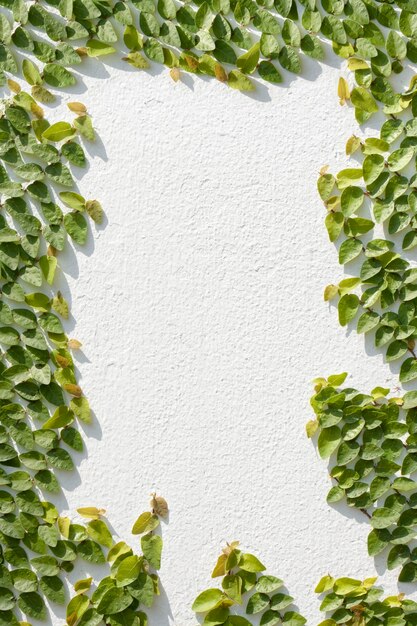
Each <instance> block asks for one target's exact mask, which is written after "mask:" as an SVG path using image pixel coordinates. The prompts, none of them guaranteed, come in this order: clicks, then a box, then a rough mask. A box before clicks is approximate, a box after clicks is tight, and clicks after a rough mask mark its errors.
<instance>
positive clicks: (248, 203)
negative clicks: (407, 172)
mask: <svg viewBox="0 0 417 626" xmlns="http://www.w3.org/2000/svg"><path fill="white" fill-rule="evenodd" d="M339 74H340V67H339V66H338V65H337V63H336V64H335V65H334V66H331V65H323V66H319V65H317V64H314V63H311V64H306V71H305V72H304V76H308V78H297V79H296V78H293V79H292V81H291V82H289V81H287V83H286V86H285V87H281V86H278V87H271V88H270V89H266V88H262V87H260V88H259V89H258V91H257V93H256V95H251V96H247V95H243V94H239V93H237V92H234V91H232V90H228V89H227V88H226V87H225V86H223V85H221V84H220V83H217V82H215V81H205V80H201V79H197V80H195V79H193V78H192V77H189V76H185V77H184V80H183V82H180V83H178V84H174V83H173V82H172V81H171V80H170V78H169V76H168V74H167V72H166V71H159V70H158V71H157V72H155V73H154V75H150V74H146V73H140V72H136V71H129V69H128V68H126V66H125V65H124V64H123V63H122V62H117V61H111V62H110V65H108V64H106V65H104V64H100V63H99V62H91V63H89V64H88V65H87V70H86V74H85V75H84V76H83V78H82V81H83V82H82V84H81V85H80V86H79V87H77V88H75V89H74V91H73V94H72V95H70V96H68V97H67V96H65V98H64V100H65V99H66V100H70V99H72V100H74V99H77V100H82V101H83V102H85V103H86V104H87V105H88V108H89V110H90V111H91V113H92V115H93V117H94V124H95V127H96V128H97V130H98V133H99V135H100V141H99V142H98V143H97V144H96V145H90V146H89V151H90V154H91V165H90V168H89V170H88V172H87V174H86V175H84V177H83V178H82V179H81V180H80V190H81V192H82V193H83V194H84V195H86V196H87V197H98V198H99V199H100V200H101V201H102V203H103V205H104V207H105V210H106V215H107V223H106V224H105V226H104V227H102V228H99V229H97V230H95V231H94V233H93V237H92V239H91V242H90V244H89V246H88V248H87V249H86V250H84V251H83V250H79V251H77V254H76V257H75V255H74V253H73V252H72V251H71V249H68V250H67V252H66V254H65V255H64V257H63V258H62V260H61V264H62V265H63V267H64V270H65V271H66V272H67V282H64V281H63V283H62V287H63V291H64V295H65V296H66V297H67V298H69V299H70V301H71V307H72V313H73V316H74V319H75V320H76V325H75V322H74V320H73V319H71V320H70V321H69V323H68V325H67V327H68V330H69V332H70V334H71V336H75V337H77V338H78V339H80V340H81V341H82V342H83V344H84V355H80V361H79V370H80V373H81V384H82V386H83V388H84V390H85V392H86V394H87V395H88V397H89V399H90V401H91V404H92V406H93V408H94V411H95V415H96V421H95V424H94V426H93V427H90V428H87V429H86V437H88V439H87V446H88V452H87V454H86V455H85V456H84V457H82V458H80V467H79V476H78V477H77V478H75V479H74V478H70V479H68V478H67V479H66V482H65V485H66V493H65V499H66V503H67V504H66V503H65V502H64V499H63V502H64V506H66V507H67V508H68V510H69V511H74V510H75V508H76V507H78V506H82V505H93V504H94V505H97V506H102V507H104V508H106V509H107V511H108V517H109V519H110V520H111V523H112V524H113V527H114V529H115V531H116V532H117V533H118V534H119V535H120V536H121V537H123V538H124V539H127V540H129V539H130V528H131V525H132V523H133V521H134V520H135V519H136V517H137V515H138V514H139V513H140V512H141V511H142V510H144V509H145V508H146V507H147V506H148V494H149V493H150V492H151V490H153V489H155V490H157V491H158V493H160V494H162V495H164V496H165V497H166V498H167V500H168V502H169V504H170V509H171V515H170V519H169V524H168V525H166V526H164V529H163V536H164V540H165V550H164V558H163V566H162V571H161V577H162V583H163V586H164V596H163V598H162V600H161V602H160V604H159V610H158V611H156V615H157V618H156V619H155V621H154V622H153V623H154V624H158V626H166V625H167V624H169V623H174V624H176V625H177V626H180V625H181V626H188V625H191V624H193V623H195V620H194V618H193V615H192V612H191V608H190V607H191V602H192V599H193V598H194V596H195V595H196V593H197V592H198V591H200V590H202V589H203V588H205V586H207V585H208V584H209V583H210V572H211V568H212V566H213V563H214V561H215V558H216V556H217V554H218V552H219V551H220V548H221V546H222V544H223V542H224V541H225V540H234V539H239V540H240V541H241V542H242V543H243V544H244V546H245V547H246V548H247V549H249V550H251V551H254V552H256V554H258V555H259V556H260V557H261V558H262V560H264V562H265V563H266V564H267V565H268V566H269V568H270V571H271V572H274V573H275V574H277V575H279V576H280V577H282V578H284V579H285V581H286V583H287V586H288V588H289V589H290V592H291V594H292V595H294V596H295V597H296V598H297V601H298V606H299V608H300V610H301V611H302V612H303V613H304V614H305V615H306V616H307V617H308V618H309V621H310V623H317V621H316V620H317V619H319V613H318V601H317V599H316V598H315V597H314V594H313V588H314V585H315V584H316V582H317V580H318V579H319V578H320V576H321V575H323V574H325V573H327V572H328V571H330V572H331V573H333V574H334V575H347V574H351V575H354V576H359V577H365V576H368V575H373V574H374V571H375V566H374V563H373V561H372V560H371V559H370V558H368V557H367V554H366V545H365V542H366V536H367V533H368V530H369V527H368V525H367V523H364V519H362V518H361V517H359V516H356V515H355V514H353V513H352V512H349V511H344V514H343V512H341V510H340V507H339V510H335V509H332V508H330V507H329V506H328V505H327V504H326V502H325V496H326V493H327V491H328V488H329V479H328V477H327V474H326V464H325V463H323V462H322V461H321V460H319V458H318V456H317V454H316V451H315V449H314V447H313V446H312V444H311V443H310V442H309V441H308V440H307V439H306V437H305V434H304V425H305V423H306V421H307V420H308V419H310V417H311V411H310V409H309V398H310V395H311V384H310V381H311V379H312V378H314V377H315V376H317V375H322V374H325V375H327V374H330V373H334V372H339V371H343V370H345V369H347V370H349V371H350V372H351V377H350V379H349V381H350V382H352V383H353V384H355V385H358V386H359V387H360V388H362V389H369V388H371V387H372V386H374V384H377V383H379V384H384V385H385V384H388V385H390V384H394V383H395V380H396V378H395V376H394V375H393V374H392V373H391V372H390V370H389V368H388V366H387V365H384V364H383V361H382V357H381V356H380V355H378V354H375V353H373V351H372V349H371V348H367V351H368V354H367V353H366V351H365V346H364V344H363V340H362V338H359V337H357V336H356V334H355V333H351V334H350V335H349V336H347V335H346V334H345V331H344V330H343V329H341V328H340V327H339V326H338V323H337V315H336V312H335V310H334V309H332V308H329V306H328V305H327V304H326V303H324V302H323V299H322V292H323V288H324V286H325V285H326V284H328V283H329V282H332V281H335V280H338V279H340V277H341V275H342V270H341V269H339V267H338V264H337V257H336V253H335V250H334V248H333V247H332V245H331V244H330V243H329V242H328V240H327V235H326V232H325V229H324V225H323V217H324V210H323V207H322V204H321V202H320V200H319V198H318V196H317V194H316V187H315V183H316V178H317V175H318V171H319V169H320V167H321V166H322V165H323V164H325V163H330V164H331V165H332V166H333V167H334V169H336V168H337V167H343V166H345V163H346V158H345V156H344V145H345V141H346V139H347V137H348V136H350V135H351V134H352V132H353V131H355V130H356V131H357V132H360V131H358V129H357V128H356V125H355V122H354V118H353V112H352V110H349V109H347V108H346V107H343V108H342V107H340V105H339V103H338V98H337V95H336V91H337V80H338V76H339ZM288 85H289V86H288ZM87 88H88V91H87ZM135 541H136V540H134V543H135ZM92 571H93V573H94V572H95V570H94V569H93V570H92ZM381 572H383V568H381ZM382 582H385V584H386V587H387V591H391V592H392V591H394V589H395V588H396V584H395V575H394V574H392V575H383V576H382ZM167 615H168V617H167ZM58 622H59V623H61V620H57V622H56V623H57V624H58Z"/></svg>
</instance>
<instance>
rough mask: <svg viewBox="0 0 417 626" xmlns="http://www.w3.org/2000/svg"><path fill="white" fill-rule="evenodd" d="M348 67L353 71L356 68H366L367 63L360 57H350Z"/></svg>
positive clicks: (367, 66) (367, 67)
mask: <svg viewBox="0 0 417 626" xmlns="http://www.w3.org/2000/svg"><path fill="white" fill-rule="evenodd" d="M348 68H349V69H350V70H351V71H352V72H355V71H356V70H367V69H369V65H368V64H367V63H366V62H365V61H363V60H362V59H357V58H356V57H351V58H350V59H348Z"/></svg>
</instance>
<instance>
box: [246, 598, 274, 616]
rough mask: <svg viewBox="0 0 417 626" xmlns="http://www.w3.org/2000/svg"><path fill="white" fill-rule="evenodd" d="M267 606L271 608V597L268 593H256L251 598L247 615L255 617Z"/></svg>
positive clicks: (247, 607)
mask: <svg viewBox="0 0 417 626" xmlns="http://www.w3.org/2000/svg"><path fill="white" fill-rule="evenodd" d="M267 606H269V596H268V595H267V594H266V593H259V592H256V593H254V594H253V595H252V596H251V597H250V598H249V601H248V604H247V606H246V613H247V614H248V615H254V614H255V613H260V612H261V611H263V610H264V609H266V607H267Z"/></svg>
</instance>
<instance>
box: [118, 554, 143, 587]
mask: <svg viewBox="0 0 417 626" xmlns="http://www.w3.org/2000/svg"><path fill="white" fill-rule="evenodd" d="M141 569H142V559H140V558H139V557H138V556H136V555H132V556H127V557H126V558H125V559H123V560H122V561H121V563H120V565H119V567H118V568H117V572H116V580H117V582H118V584H119V585H120V586H121V587H124V586H126V585H129V584H130V583H132V582H133V581H134V580H136V579H137V577H138V576H139V574H140V571H141Z"/></svg>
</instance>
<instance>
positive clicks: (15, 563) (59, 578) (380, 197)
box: [0, 0, 417, 626]
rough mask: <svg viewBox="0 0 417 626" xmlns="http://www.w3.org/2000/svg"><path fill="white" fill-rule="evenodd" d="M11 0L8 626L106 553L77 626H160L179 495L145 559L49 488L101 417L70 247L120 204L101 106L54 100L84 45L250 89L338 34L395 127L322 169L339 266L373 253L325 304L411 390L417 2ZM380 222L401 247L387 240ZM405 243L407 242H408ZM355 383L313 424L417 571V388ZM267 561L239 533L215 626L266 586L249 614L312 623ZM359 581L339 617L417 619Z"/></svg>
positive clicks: (399, 555) (5, 338) (321, 385)
mask: <svg viewBox="0 0 417 626" xmlns="http://www.w3.org/2000/svg"><path fill="white" fill-rule="evenodd" d="M0 5H1V7H2V8H1V10H0V84H1V86H2V87H3V88H4V98H3V100H2V103H1V117H0V193H1V206H0V208H1V212H0V274H1V284H0V289H1V299H0V343H1V350H2V351H1V362H0V464H1V467H0V483H1V485H0V486H1V490H0V544H1V547H2V550H1V555H0V556H1V561H2V562H1V565H0V579H1V581H0V626H2V625H6V624H7V625H11V626H13V625H15V626H16V625H17V624H19V623H20V624H25V622H20V621H19V615H20V613H23V615H25V616H27V617H28V618H34V619H43V618H44V617H45V616H46V614H47V609H46V605H45V602H44V599H43V598H46V599H47V600H48V601H50V602H52V603H66V602H67V598H66V593H65V584H64V582H63V579H64V578H65V573H67V572H69V571H71V570H72V568H73V566H74V561H75V559H76V558H77V557H80V558H83V559H85V560H86V561H87V562H91V563H105V562H107V563H108V564H109V568H110V569H109V575H108V576H106V577H105V578H104V579H103V580H102V581H101V582H100V583H99V585H98V586H97V587H96V588H95V589H94V588H93V587H91V584H92V580H91V579H84V580H81V581H79V582H78V583H76V585H75V590H74V591H75V595H74V596H73V598H72V599H71V600H70V601H69V604H68V607H67V624H68V626H96V625H98V624H101V623H105V624H107V625H111V626H117V625H119V624H120V625H122V624H124V625H126V626H143V625H144V624H146V614H145V612H144V610H143V609H144V608H146V607H148V606H150V605H151V604H152V602H153V599H154V596H155V595H157V593H158V579H157V574H156V572H157V570H158V569H159V565H160V556H161V549H162V539H161V537H160V534H159V533H158V526H159V517H160V516H162V517H164V516H165V515H166V512H167V508H166V503H165V502H164V501H163V499H161V498H158V497H156V496H155V497H153V499H152V504H151V507H152V511H150V512H149V513H145V514H143V515H142V516H140V518H139V519H138V521H137V522H136V524H135V525H134V527H133V534H137V535H141V537H142V538H141V549H142V554H141V555H140V556H139V555H136V554H135V553H134V551H133V550H131V549H130V548H129V547H128V546H127V545H126V544H125V543H124V542H119V543H116V544H115V543H114V540H113V537H112V535H111V533H110V531H109V530H108V527H107V525H106V523H105V521H104V519H103V513H102V512H101V511H100V510H99V509H95V508H93V507H87V508H84V509H80V510H79V513H80V514H81V515H85V516H87V517H89V518H90V521H89V522H87V523H85V524H84V525H82V524H78V523H74V522H71V521H70V520H69V519H67V518H63V517H61V516H60V513H59V511H58V510H57V508H56V506H55V505H54V504H53V503H51V502H48V501H45V500H44V498H45V497H51V498H52V497H53V494H54V493H56V492H58V491H59V490H60V483H59V473H60V472H61V471H71V470H72V469H73V467H74V462H73V460H72V458H71V452H72V451H75V452H79V451H81V450H82V448H83V441H82V438H81V435H80V432H79V430H78V427H77V423H78V422H79V421H82V422H86V423H88V422H89V421H90V419H91V418H90V407H89V404H88V400H87V399H86V397H85V395H84V393H83V390H82V389H81V387H80V386H79V384H78V382H77V378H76V369H75V366H74V361H73V356H72V353H73V351H74V350H77V349H78V348H80V344H79V342H78V341H77V340H76V339H69V338H68V337H67V336H66V334H65V330H64V325H63V322H62V320H65V319H67V318H68V316H69V315H70V311H69V306H68V303H67V302H66V301H65V299H64V297H63V296H62V294H61V293H60V292H59V291H57V290H56V289H55V288H54V279H55V276H56V275H59V272H60V269H59V262H58V259H59V254H60V252H61V251H62V250H63V249H64V247H65V245H68V242H67V238H68V237H69V238H70V240H71V242H72V243H73V244H74V245H75V246H78V245H83V244H85V242H86V240H87V237H88V232H89V228H90V226H89V220H92V221H93V222H96V223H100V222H101V220H102V216H103V210H102V207H101V204H100V202H99V201H98V200H96V199H86V198H84V197H83V196H81V195H80V194H79V193H78V191H77V188H76V185H75V182H74V179H73V172H74V171H77V172H78V171H79V170H78V169H77V168H83V167H85V166H86V164H87V159H86V155H85V152H84V148H83V144H84V142H88V141H93V140H94V129H93V124H92V119H91V117H90V115H89V112H88V111H87V110H86V108H85V106H84V105H83V104H82V103H80V102H72V103H70V104H69V105H68V106H69V109H70V112H71V113H70V115H73V116H74V117H73V119H71V121H67V119H65V120H63V121H59V122H56V123H53V124H50V123H49V122H48V121H47V116H46V114H45V111H44V108H43V107H44V106H45V105H46V106H47V105H50V104H52V103H53V102H54V100H55V99H56V95H55V90H56V89H57V88H58V89H62V88H67V87H70V86H72V85H74V83H75V82H76V73H77V71H82V62H83V60H84V59H85V57H92V58H95V57H103V56H105V55H109V54H113V53H120V54H121V56H122V58H123V59H124V60H125V61H126V62H127V63H129V64H130V65H131V66H133V67H134V68H137V69H139V70H140V69H146V68H147V67H148V66H149V65H150V64H151V63H152V62H156V63H161V64H164V65H165V66H166V67H167V68H169V73H170V76H171V78H172V79H173V80H174V81H177V80H179V79H181V72H184V71H185V72H191V73H194V74H204V75H208V76H212V77H213V78H215V79H217V80H218V81H220V82H222V83H224V84H225V85H228V86H229V87H232V88H235V89H239V90H243V91H248V90H253V89H255V88H256V82H257V80H259V79H261V80H265V81H267V82H270V83H279V82H281V81H282V80H283V78H284V76H285V73H286V72H292V73H295V74H298V73H300V72H301V71H302V62H303V57H304V56H308V57H312V58H313V59H316V60H319V61H320V60H323V59H324V58H325V54H326V47H327V44H328V42H330V45H331V48H332V49H333V52H334V53H335V54H336V55H338V56H339V57H341V58H343V59H346V62H347V68H348V69H349V70H351V72H352V80H353V85H352V84H349V83H348V81H347V80H346V79H345V78H341V79H340V82H339V97H340V100H341V103H345V102H348V101H350V102H351V103H352V105H353V106H354V109H355V116H356V119H357V121H358V122H360V123H365V122H367V121H368V120H369V119H370V117H371V116H372V115H374V114H376V113H377V112H379V114H380V115H383V116H384V119H385V121H384V122H383V123H382V124H381V131H380V136H379V137H374V138H369V139H366V140H364V141H362V140H361V139H359V138H357V137H352V138H351V139H350V140H349V141H348V145H347V153H348V155H360V164H359V165H358V167H354V168H348V169H345V170H343V171H342V172H339V174H338V175H337V176H336V177H333V176H332V175H331V174H329V173H327V172H323V173H322V175H321V177H320V180H319V191H320V195H321V197H322V199H323V201H324V202H325V204H326V207H327V210H328V214H327V218H326V226H327V229H328V232H329V236H330V239H331V240H332V241H336V240H337V239H338V238H339V237H341V236H342V234H343V236H344V241H343V243H342V244H341V245H340V248H339V260H340V262H341V263H342V264H345V263H350V262H351V261H353V260H355V259H356V261H358V260H359V259H362V267H361V269H360V272H359V276H358V277H356V276H353V277H352V278H348V279H344V280H343V281H341V282H340V283H339V284H338V285H331V286H329V287H328V288H327V289H326V293H325V297H326V299H327V300H329V299H333V298H336V297H337V298H339V300H338V310H339V320H340V322H341V324H342V325H346V324H349V323H351V322H352V321H353V320H354V318H355V316H356V315H357V314H358V313H360V317H359V319H358V323H357V328H358V332H370V331H376V332H375V341H376V345H377V346H378V347H379V346H384V345H387V358H388V359H389V360H393V359H401V360H402V361H401V362H402V366H401V373H400V380H401V382H404V383H408V382H410V381H412V380H414V379H415V378H417V358H416V354H415V351H414V340H415V337H416V336H417V309H416V305H415V303H414V295H417V294H416V289H417V286H416V285H417V273H416V272H417V270H416V269H414V268H413V267H412V266H411V265H410V263H409V261H407V260H406V258H404V255H405V254H406V253H407V252H408V250H410V249H411V248H412V247H413V246H415V245H416V244H417V221H416V214H417V191H416V189H417V183H416V174H415V171H413V170H415V160H416V153H417V125H416V120H415V118H416V112H417V81H416V77H415V76H413V77H412V78H411V80H410V82H409V84H408V85H407V86H404V85H403V86H402V88H401V89H400V90H399V91H398V89H397V88H396V84H397V83H398V81H399V82H400V83H401V82H402V77H401V76H400V78H399V79H398V80H397V79H396V80H394V81H393V80H391V78H392V77H394V78H395V77H396V76H397V75H400V74H401V73H402V71H403V68H404V66H405V65H406V64H407V63H408V62H411V63H416V62H417V0H396V2H379V1H375V0H320V1H318V0H317V1H316V0H300V1H297V0H258V1H257V2H255V1H254V0H202V1H201V0H197V1H194V2H180V1H178V0H132V2H125V1H121V0H120V1H114V0H49V1H43V0H34V1H32V0H28V1H27V0H1V1H0ZM66 117H68V113H67V115H66ZM361 159H362V160H361ZM369 211H371V216H372V219H370V216H369V215H368V213H369ZM375 225H378V226H379V225H381V228H382V229H384V228H385V229H387V230H388V233H389V234H390V235H392V241H391V240H386V239H383V238H375V239H371V237H372V233H373V230H374V228H375ZM378 236H379V235H378ZM399 238H400V239H401V241H400V239H399ZM398 241H400V247H401V250H402V252H401V253H399V252H395V249H396V248H395V246H396V245H397V244H398ZM362 286H363V289H362ZM342 383H343V380H341V379H340V378H338V377H336V378H333V379H331V378H330V379H329V380H327V381H320V382H318V383H317V389H316V396H315V398H314V401H313V406H314V408H315V410H316V411H317V416H318V417H317V421H314V422H313V423H311V424H310V425H309V433H310V434H312V432H313V431H314V430H316V429H319V430H320V435H319V450H320V452H321V454H322V456H324V457H327V456H330V455H332V454H336V451H337V466H335V468H333V470H332V476H333V478H334V479H335V481H336V482H337V484H336V485H335V487H333V489H332V491H331V495H329V499H330V500H331V501H334V500H335V499H342V498H346V500H347V502H348V504H349V505H351V506H355V507H357V508H359V509H361V510H362V511H364V512H365V513H366V514H367V515H368V516H369V517H370V521H371V523H372V524H373V526H374V528H373V530H372V532H371V535H372V539H371V540H370V545H371V548H370V552H371V553H372V554H375V553H376V551H378V550H379V549H382V548H383V547H385V546H388V545H391V544H392V548H391V550H390V552H389V556H388V564H389V566H390V567H391V566H392V567H395V566H397V565H401V566H402V570H401V574H400V577H401V579H402V580H412V581H415V580H417V569H416V567H417V566H416V565H415V563H414V560H416V562H417V559H414V556H413V554H414V552H413V551H412V550H410V549H409V548H408V545H407V544H408V541H409V540H411V539H412V538H413V536H414V535H413V530H412V528H413V524H412V521H413V520H414V517H413V516H414V511H415V510H417V508H416V509H414V504H415V503H414V499H413V494H411V496H410V497H409V496H408V495H407V496H406V495H404V494H405V493H407V494H408V493H409V492H410V491H412V490H413V489H414V486H415V482H414V481H413V480H412V479H410V478H409V477H408V475H409V474H412V473H413V472H414V471H415V469H416V468H417V461H416V458H417V447H416V444H415V436H416V435H415V427H414V421H415V420H414V415H415V410H417V409H416V407H417V392H415V391H409V392H408V393H406V394H405V396H404V397H403V398H402V399H401V400H399V399H397V400H395V399H391V400H386V395H387V393H388V392H386V390H381V389H379V388H377V389H376V390H374V392H373V393H372V394H371V395H370V396H364V395H362V394H359V393H357V392H354V391H353V390H343V391H341V390H340V389H339V386H340V385H341V384H342ZM339 457H340V458H339ZM356 457H358V458H356ZM397 474H398V476H397ZM371 480H372V482H370V481H371ZM385 487H386V489H385ZM45 494H52V495H51V496H49V495H45ZM382 496H384V497H385V500H384V503H383V505H380V499H381V497H382ZM416 522H417V519H416ZM384 542H385V543H384ZM105 551H106V554H105ZM33 555H35V556H33ZM263 570H264V567H263V566H262V564H261V563H260V561H259V560H258V559H257V558H256V557H254V556H253V555H250V554H247V553H243V552H241V551H240V550H239V548H238V546H237V545H236V544H231V545H230V546H227V548H225V551H224V552H223V554H222V555H221V557H220V558H219V561H218V563H217V565H216V569H215V573H216V576H217V575H218V576H221V577H222V589H216V590H214V589H210V590H208V591H206V592H203V594H201V595H200V596H198V598H197V599H196V601H195V603H194V609H195V610H196V611H197V612H198V613H207V614H206V615H205V618H204V623H205V624H213V625H214V624H238V625H239V624H247V623H250V622H249V621H248V619H247V618H246V617H245V618H243V617H241V616H237V615H233V614H231V613H230V607H233V606H234V605H236V604H238V605H240V604H241V602H243V596H246V594H248V593H249V592H250V596H249V597H248V599H247V600H246V599H245V603H246V602H247V603H246V604H245V606H246V614H247V615H252V614H257V613H260V612H263V613H262V618H261V620H262V621H261V623H262V624H269V625H270V626H272V624H275V623H278V622H279V621H282V622H283V623H285V624H287V626H302V624H303V623H304V622H305V620H304V618H303V617H302V616H301V615H299V613H298V612H297V611H295V610H293V609H291V608H288V610H287V607H290V605H291V602H292V598H290V596H288V595H287V594H286V593H283V592H282V591H281V590H280V587H281V585H282V583H281V581H279V580H278V579H276V578H274V577H271V576H268V575H264V574H262V573H261V572H263ZM340 581H345V582H343V583H342V582H340ZM346 581H351V579H339V581H333V580H332V579H326V582H325V583H322V585H321V586H322V587H323V589H320V590H321V591H329V590H330V589H331V590H332V591H331V593H330V594H328V596H327V602H328V604H326V605H325V608H324V609H323V610H327V609H328V610H333V609H335V611H336V612H335V613H333V614H332V617H331V618H330V619H329V623H346V622H350V621H351V623H352V624H355V625H356V624H359V623H362V622H363V620H365V622H366V621H369V620H368V619H367V616H368V615H371V613H372V612H373V613H372V614H373V615H376V616H378V617H379V616H385V615H386V616H388V617H390V616H391V611H394V613H393V614H392V615H394V614H395V617H398V619H399V620H400V622H401V620H402V619H403V618H402V617H401V616H402V615H404V614H405V613H406V612H407V611H408V610H409V609H410V610H411V607H412V605H411V604H410V603H409V601H405V600H403V599H401V598H398V599H397V600H395V601H394V600H390V599H387V600H385V601H383V602H380V601H379V600H377V598H378V597H379V595H378V594H379V592H378V591H377V590H375V589H374V588H373V587H372V584H373V582H371V583H369V581H365V582H363V583H360V581H353V582H346ZM90 587H91V589H90ZM346 589H349V591H346ZM204 594H205V595H204ZM333 596H335V598H336V599H334V600H333V604H331V602H330V600H329V598H330V597H333ZM359 596H360V598H361V601H360V602H359V601H357V597H359ZM202 597H203V599H202ZM353 599H356V600H355V604H352V602H353ZM323 602H326V599H325V600H324V601H323ZM407 602H408V603H407ZM213 603H214V604H213ZM396 603H397V604H396ZM336 604H337V606H336ZM359 606H360V607H362V608H360V609H359V608H358V607H359ZM326 607H327V608H326ZM413 610H414V609H413ZM337 611H339V613H337ZM336 615H338V617H336ZM242 620H244V621H242ZM407 620H408V618H407ZM397 621H398V620H397ZM401 623H402V622H401Z"/></svg>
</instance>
